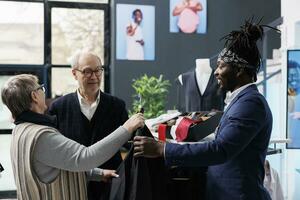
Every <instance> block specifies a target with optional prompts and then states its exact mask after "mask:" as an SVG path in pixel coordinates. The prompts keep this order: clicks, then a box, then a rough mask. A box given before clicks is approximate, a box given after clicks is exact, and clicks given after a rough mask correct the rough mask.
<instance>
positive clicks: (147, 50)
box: [116, 4, 155, 60]
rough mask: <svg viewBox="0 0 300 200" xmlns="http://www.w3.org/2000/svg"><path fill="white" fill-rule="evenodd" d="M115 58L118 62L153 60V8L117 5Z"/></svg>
mask: <svg viewBox="0 0 300 200" xmlns="http://www.w3.org/2000/svg"><path fill="white" fill-rule="evenodd" d="M116 21H117V22H116V37H117V39H116V41H117V44H116V54H117V55H116V57H117V59H118V60H154V58H155V7H154V6H149V5H136V4H117V9H116Z"/></svg>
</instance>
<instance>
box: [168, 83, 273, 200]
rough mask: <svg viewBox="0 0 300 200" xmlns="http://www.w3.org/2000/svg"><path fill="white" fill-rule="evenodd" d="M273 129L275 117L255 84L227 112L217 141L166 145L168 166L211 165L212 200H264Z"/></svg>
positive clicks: (218, 132) (210, 188)
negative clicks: (268, 152)
mask: <svg viewBox="0 0 300 200" xmlns="http://www.w3.org/2000/svg"><path fill="white" fill-rule="evenodd" d="M271 130H272V114H271V111H270V109H269V106H268V104H267V102H266V100H265V98H264V97H263V96H262V95H261V94H260V93H259V92H258V90H257V87H256V85H251V86H249V87H247V88H246V89H244V90H242V91H241V92H240V93H239V94H238V96H237V97H235V99H234V100H233V101H232V102H231V104H230V105H229V106H228V108H227V109H226V110H225V112H224V114H223V116H222V119H221V121H220V124H219V127H218V130H217V133H216V138H215V140H214V141H210V142H206V143H202V144H188V145H178V144H168V143H167V144H166V148H165V159H166V163H167V164H168V165H179V166H209V167H208V172H207V189H206V195H207V199H209V200H220V199H224V200H228V199H230V200H235V199H243V200H245V199H247V200H253V199H255V200H265V199H268V200H269V199H270V196H269V194H268V192H267V191H266V189H265V188H264V186H263V179H264V174H265V172H264V161H265V157H266V152H267V147H268V143H269V140H270V135H271Z"/></svg>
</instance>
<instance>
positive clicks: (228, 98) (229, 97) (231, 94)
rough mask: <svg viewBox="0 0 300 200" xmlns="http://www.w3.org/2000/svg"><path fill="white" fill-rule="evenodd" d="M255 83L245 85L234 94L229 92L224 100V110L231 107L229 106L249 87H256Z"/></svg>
mask: <svg viewBox="0 0 300 200" xmlns="http://www.w3.org/2000/svg"><path fill="white" fill-rule="evenodd" d="M254 84H255V83H248V84H246V85H243V86H242V87H240V88H238V89H236V90H234V91H233V92H228V93H227V95H226V98H225V100H224V102H225V104H226V105H225V108H224V110H226V108H227V107H228V106H229V104H230V103H231V102H232V100H233V99H234V98H235V97H237V96H238V94H239V93H240V92H241V91H243V90H244V89H246V88H247V87H249V86H250V85H254Z"/></svg>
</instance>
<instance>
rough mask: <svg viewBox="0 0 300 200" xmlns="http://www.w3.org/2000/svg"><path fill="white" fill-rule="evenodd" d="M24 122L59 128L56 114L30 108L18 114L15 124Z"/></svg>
mask: <svg viewBox="0 0 300 200" xmlns="http://www.w3.org/2000/svg"><path fill="white" fill-rule="evenodd" d="M24 122H29V123H34V124H39V125H44V126H50V127H52V128H57V120H56V117H55V116H50V115H44V114H40V113H36V112H33V111H30V110H28V111H24V112H22V113H21V114H20V115H18V116H17V117H16V120H15V121H14V124H16V125H18V124H22V123H24Z"/></svg>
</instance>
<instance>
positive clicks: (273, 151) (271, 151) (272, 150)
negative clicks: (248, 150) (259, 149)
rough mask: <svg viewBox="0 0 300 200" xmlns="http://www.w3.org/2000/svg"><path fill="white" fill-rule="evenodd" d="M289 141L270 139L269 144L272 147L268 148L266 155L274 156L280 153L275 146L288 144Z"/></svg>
mask: <svg viewBox="0 0 300 200" xmlns="http://www.w3.org/2000/svg"><path fill="white" fill-rule="evenodd" d="M290 142H291V139H271V140H270V142H269V144H270V145H273V147H269V148H268V151H267V155H274V154H279V153H282V149H278V148H277V146H276V144H279V143H290Z"/></svg>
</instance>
